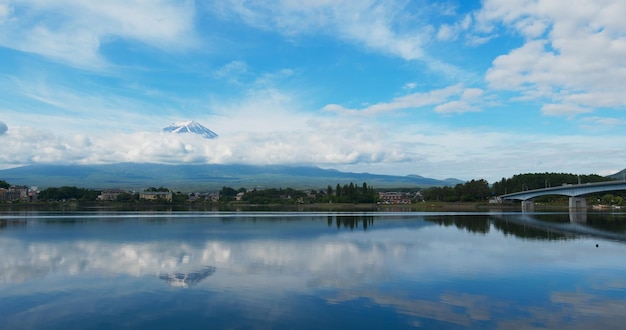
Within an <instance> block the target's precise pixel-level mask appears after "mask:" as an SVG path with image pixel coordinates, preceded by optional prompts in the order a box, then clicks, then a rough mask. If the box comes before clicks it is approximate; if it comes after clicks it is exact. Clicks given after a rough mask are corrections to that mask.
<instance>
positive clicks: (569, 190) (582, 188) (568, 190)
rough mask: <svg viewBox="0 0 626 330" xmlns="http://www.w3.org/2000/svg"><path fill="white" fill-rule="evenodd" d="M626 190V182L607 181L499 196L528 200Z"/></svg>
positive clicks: (501, 197)
mask: <svg viewBox="0 0 626 330" xmlns="http://www.w3.org/2000/svg"><path fill="white" fill-rule="evenodd" d="M617 190H626V181H606V182H595V183H582V184H571V185H563V186H556V187H549V188H541V189H534V190H525V191H519V192H515V193H510V194H505V195H501V196H499V197H500V199H515V200H527V199H531V198H535V197H539V196H546V195H563V196H569V197H577V196H583V195H588V194H593V193H598V192H606V191H617Z"/></svg>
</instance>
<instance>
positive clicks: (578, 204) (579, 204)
mask: <svg viewBox="0 0 626 330" xmlns="http://www.w3.org/2000/svg"><path fill="white" fill-rule="evenodd" d="M569 208H570V209H587V200H586V199H585V198H584V197H570V198H569Z"/></svg>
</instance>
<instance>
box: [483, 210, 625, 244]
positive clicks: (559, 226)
mask: <svg viewBox="0 0 626 330" xmlns="http://www.w3.org/2000/svg"><path fill="white" fill-rule="evenodd" d="M581 216H582V219H581V218H580V217H581ZM494 218H496V219H499V220H502V221H505V222H511V223H516V224H519V225H523V226H528V227H531V228H535V229H539V230H544V231H547V232H557V233H561V234H565V235H584V236H589V237H597V238H603V239H609V240H612V241H619V242H626V234H624V233H621V232H612V231H607V230H602V229H596V228H593V227H591V226H589V225H587V224H586V222H587V213H586V212H585V211H582V212H570V222H568V223H563V222H550V221H543V220H540V219H538V218H536V217H534V216H532V215H531V214H529V213H515V214H500V215H494Z"/></svg>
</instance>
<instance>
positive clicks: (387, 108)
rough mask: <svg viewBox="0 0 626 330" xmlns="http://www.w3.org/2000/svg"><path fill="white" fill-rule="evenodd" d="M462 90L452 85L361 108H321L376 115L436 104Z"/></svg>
mask: <svg viewBox="0 0 626 330" xmlns="http://www.w3.org/2000/svg"><path fill="white" fill-rule="evenodd" d="M462 91H463V87H462V86H461V85H454V86H449V87H446V88H442V89H437V90H432V91H429V92H426V93H413V94H409V95H405V96H400V97H396V98H394V99H393V100H392V101H391V102H381V103H376V104H374V105H371V106H368V107H366V108H363V109H347V108H344V107H342V106H340V105H337V104H329V105H326V106H325V107H324V108H323V109H322V110H323V111H327V112H335V113H338V114H347V115H356V114H358V115H378V114H382V113H387V112H392V111H398V110H406V109H415V108H421V107H425V106H432V105H437V104H440V103H443V102H445V101H446V100H448V99H449V98H450V97H453V96H454V95H458V94H460V93H462Z"/></svg>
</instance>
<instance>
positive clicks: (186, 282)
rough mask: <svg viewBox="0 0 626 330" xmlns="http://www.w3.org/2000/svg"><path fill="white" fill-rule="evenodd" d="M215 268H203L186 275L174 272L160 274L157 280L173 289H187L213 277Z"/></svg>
mask: <svg viewBox="0 0 626 330" xmlns="http://www.w3.org/2000/svg"><path fill="white" fill-rule="evenodd" d="M215 270H216V268H215V267H213V266H207V267H204V268H203V269H201V270H198V271H191V272H188V273H183V272H175V273H167V274H165V273H162V274H159V278H160V279H162V280H164V281H166V282H167V283H168V284H169V285H171V286H175V287H182V288H188V287H190V286H193V285H196V284H198V283H200V281H202V280H204V279H205V278H207V277H209V276H211V275H213V273H215Z"/></svg>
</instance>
